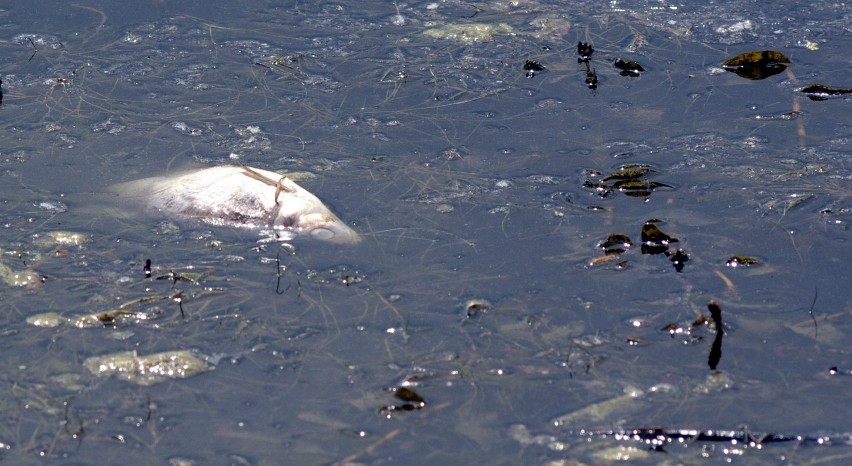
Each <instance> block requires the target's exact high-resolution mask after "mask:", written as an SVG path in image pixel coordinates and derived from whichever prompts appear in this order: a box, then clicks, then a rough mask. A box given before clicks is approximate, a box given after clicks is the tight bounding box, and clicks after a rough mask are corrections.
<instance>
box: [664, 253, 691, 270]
mask: <svg viewBox="0 0 852 466" xmlns="http://www.w3.org/2000/svg"><path fill="white" fill-rule="evenodd" d="M666 257H668V258H669V260H670V261H672V265H674V268H675V270H676V271H678V272H683V266H684V264H685V263H686V261H688V260H689V256H688V255H687V254H686V252H685V251H684V250H683V249H678V250H677V251H675V252H671V251H666Z"/></svg>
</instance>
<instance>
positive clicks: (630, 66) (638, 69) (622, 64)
mask: <svg viewBox="0 0 852 466" xmlns="http://www.w3.org/2000/svg"><path fill="white" fill-rule="evenodd" d="M613 65H615V67H616V68H618V69H620V70H621V73H619V74H621V75H622V76H629V77H631V78H638V77H639V73H642V72H644V71H645V68H642V65H640V64H638V63H636V62H635V61H624V60H622V59H620V58H619V59H618V60H615V63H613Z"/></svg>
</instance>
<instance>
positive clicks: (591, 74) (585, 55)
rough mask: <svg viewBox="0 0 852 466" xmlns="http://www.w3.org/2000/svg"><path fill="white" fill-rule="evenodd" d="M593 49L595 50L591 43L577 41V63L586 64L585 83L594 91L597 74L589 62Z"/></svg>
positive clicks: (596, 84) (596, 86)
mask: <svg viewBox="0 0 852 466" xmlns="http://www.w3.org/2000/svg"><path fill="white" fill-rule="evenodd" d="M594 51H595V50H594V49H593V48H592V45H591V44H588V43H586V42H577V55H579V58H577V63H582V64H584V65H586V85H587V86H589V89H591V90H592V91H596V90H597V89H598V74H597V72H596V71H595V70H594V69H593V68H592V66H591V64H590V63H589V62H590V61H591V59H592V53H594Z"/></svg>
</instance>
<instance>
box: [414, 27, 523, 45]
mask: <svg viewBox="0 0 852 466" xmlns="http://www.w3.org/2000/svg"><path fill="white" fill-rule="evenodd" d="M423 34H425V35H427V36H429V37H433V38H436V39H446V40H454V41H456V42H462V43H465V44H473V43H476V42H483V41H486V40H489V39H491V38H493V37H494V36H495V35H515V29H514V28H512V26H509V25H508V24H506V23H498V24H486V23H456V24H445V25H442V26H436V27H433V28H430V29H427V30H425V31H423Z"/></svg>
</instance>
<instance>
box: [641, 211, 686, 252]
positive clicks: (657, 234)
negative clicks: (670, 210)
mask: <svg viewBox="0 0 852 466" xmlns="http://www.w3.org/2000/svg"><path fill="white" fill-rule="evenodd" d="M657 223H658V220H654V219H651V220H648V221H647V222H645V224H644V225H642V254H651V255H653V254H662V253H664V252H666V250H668V248H669V243H676V242H678V239H677V238H673V237H671V236H669V235H667V234H665V233H663V232H662V230H660V228H659V227H658V226H657Z"/></svg>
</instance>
